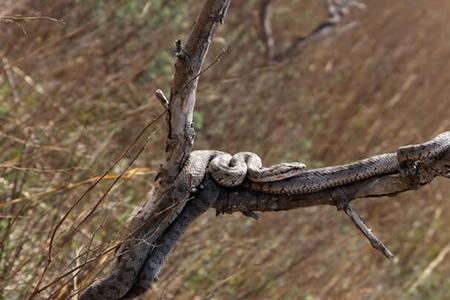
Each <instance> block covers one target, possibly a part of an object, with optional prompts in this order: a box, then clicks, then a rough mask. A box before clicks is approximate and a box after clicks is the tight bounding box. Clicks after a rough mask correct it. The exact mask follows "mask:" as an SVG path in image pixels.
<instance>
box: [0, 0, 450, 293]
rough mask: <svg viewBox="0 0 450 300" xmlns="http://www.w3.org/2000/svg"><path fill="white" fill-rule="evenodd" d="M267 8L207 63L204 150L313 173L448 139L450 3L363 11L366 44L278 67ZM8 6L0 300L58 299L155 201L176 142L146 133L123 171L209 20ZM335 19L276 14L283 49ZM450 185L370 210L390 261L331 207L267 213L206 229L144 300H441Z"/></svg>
mask: <svg viewBox="0 0 450 300" xmlns="http://www.w3.org/2000/svg"><path fill="white" fill-rule="evenodd" d="M256 2H257V1H255V0H252V1H234V2H233V4H232V7H231V9H230V12H229V15H228V18H227V20H226V23H225V25H224V27H223V28H222V29H221V30H220V31H219V33H218V35H217V37H216V39H215V41H214V44H213V47H212V49H211V52H210V55H209V62H212V61H213V60H214V58H215V57H217V55H218V54H219V53H220V52H221V51H222V49H223V48H226V49H227V52H226V54H225V55H224V56H223V57H222V59H221V62H220V63H218V64H216V65H214V67H213V68H212V69H211V70H209V71H208V72H207V73H205V74H204V75H203V77H202V79H201V83H200V87H199V95H198V102H197V107H198V109H197V112H196V115H195V119H196V127H197V144H196V147H197V148H217V149H223V150H227V151H230V152H234V151H239V150H251V151H255V152H257V153H260V154H261V155H262V156H263V157H264V160H265V161H266V162H267V163H268V164H269V163H273V162H278V161H288V160H301V161H306V163H307V164H308V165H309V166H311V167H315V166H322V165H331V164H336V163H341V162H346V161H351V160H356V159H359V158H363V157H365V156H369V155H373V154H376V153H381V152H386V151H392V150H395V148H396V147H397V146H398V145H402V144H406V143H411V142H420V141H424V140H427V139H429V138H431V137H433V136H434V135H435V134H437V133H438V132H441V131H444V130H447V129H448V128H449V127H450V120H449V118H448V114H449V112H450V101H449V99H448V95H449V92H450V84H449V82H450V75H449V74H450V72H449V69H450V66H449V61H450V60H449V58H450V41H449V39H448V36H449V34H450V28H449V27H448V26H447V18H448V15H449V13H450V4H447V3H445V2H442V1H437V0H432V1H387V0H382V1H374V0H370V1H369V0H368V1H366V2H365V3H366V4H367V6H368V10H367V11H366V12H363V13H355V14H353V15H351V16H350V17H349V20H351V19H360V21H361V24H360V26H359V27H358V28H356V29H354V30H353V31H351V32H347V33H345V34H343V35H339V36H336V37H334V38H333V37H331V38H328V39H326V40H322V41H319V42H317V43H313V44H311V45H309V46H308V47H306V48H303V49H300V50H299V51H298V52H297V53H296V55H295V56H293V57H291V58H289V59H288V60H285V61H283V62H281V63H280V64H276V65H271V66H267V64H266V62H265V61H264V57H265V56H264V49H263V45H262V44H261V43H260V42H259V41H258V33H257V28H256V24H257V21H256ZM3 4H4V5H3V6H2V7H1V8H0V16H1V17H0V28H1V31H0V56H1V58H2V61H1V63H2V66H1V68H0V69H1V73H0V228H1V231H0V295H1V296H0V299H27V298H29V297H30V296H32V295H34V296H33V297H34V298H35V299H40V298H44V299H45V298H48V297H51V298H59V299H65V298H68V297H70V296H71V295H73V293H74V291H75V290H77V289H78V288H80V287H83V286H84V285H85V284H86V283H88V282H89V281H90V280H91V279H92V278H93V277H94V276H95V275H96V274H97V273H98V272H99V271H100V270H101V269H102V267H103V266H105V265H106V264H107V262H108V261H109V259H110V257H111V253H112V251H110V250H111V249H112V247H113V246H114V245H115V243H116V242H117V241H119V240H120V233H121V232H122V230H123V229H124V226H125V222H126V220H127V218H128V216H129V215H130V213H131V212H132V211H133V210H134V209H135V208H136V207H138V206H139V204H140V203H141V201H142V200H143V199H144V197H145V194H146V192H147V191H148V190H149V189H150V188H151V184H152V179H153V172H154V170H155V169H156V168H157V167H158V166H159V162H160V159H161V153H162V151H163V141H164V136H165V128H164V124H163V123H161V122H155V123H154V124H152V125H151V126H150V128H149V129H148V130H147V131H146V132H145V133H144V136H143V137H142V138H141V139H139V140H138V141H137V143H136V144H135V145H134V146H133V147H131V149H130V151H128V152H127V153H126V154H124V155H122V154H123V153H124V151H125V150H126V149H127V147H130V145H132V143H133V141H134V139H135V137H136V136H138V134H139V133H140V132H141V131H142V129H143V128H144V127H145V126H146V125H147V124H149V123H150V122H151V121H152V120H154V119H155V118H156V117H157V116H158V115H159V114H160V113H161V108H160V107H159V106H158V103H157V101H156V100H155V99H154V98H153V96H152V95H153V93H154V91H155V90H156V89H157V88H161V89H163V90H164V91H165V92H166V94H168V89H169V83H170V78H171V74H172V64H173V61H174V59H173V56H172V53H171V51H172V47H173V41H174V40H176V39H177V38H181V39H183V38H185V37H186V35H187V33H188V32H189V29H190V27H191V25H192V22H193V20H194V19H195V16H196V15H197V13H198V9H199V6H200V5H201V1H192V0H190V1H163V0H161V1H157V0H151V1H145V0H140V1H138V0H121V1H102V0H84V1H69V0H60V1H50V0H42V1H32V0H17V1H9V2H8V1H4V2H3ZM325 16H326V11H325V10H324V7H323V4H322V3H321V2H317V1H282V0H280V1H277V2H276V9H275V16H274V20H273V22H274V24H273V25H274V32H275V36H276V41H277V43H278V45H280V47H281V46H282V45H283V44H287V43H288V42H289V41H290V39H291V38H293V37H294V36H296V35H298V34H299V33H307V32H308V31H309V30H310V29H311V28H313V27H314V26H315V25H316V24H317V23H318V20H319V19H322V18H324V17H325ZM26 17H32V18H26ZM207 64H208V62H207ZM147 138H149V142H148V144H147V146H146V148H145V150H144V151H143V153H142V154H141V155H140V156H139V157H138V158H137V159H136V160H135V161H133V159H134V157H135V155H136V154H137V153H138V152H139V151H140V150H141V149H142V147H143V145H144V143H145V142H146V141H147V140H148V139H147ZM121 155H122V156H123V158H122V159H121V160H120V161H119V162H118V163H117V164H115V165H114V162H115V160H116V159H117V158H119V157H121ZM109 168H111V170H110V171H109V172H107V173H105V172H106V171H108V170H109ZM102 174H103V175H105V176H104V177H103V178H102V180H101V181H99V183H98V184H97V185H96V186H95V187H93V188H92V189H91V190H89V192H88V193H87V194H86V195H85V196H84V197H83V198H80V197H81V196H82V195H83V193H84V192H85V191H86V190H87V189H88V188H89V187H92V185H93V183H95V182H97V181H98V179H99V176H101V175H102ZM119 177H120V178H119ZM114 181H117V183H115V184H114V185H112V183H114ZM447 185H448V182H445V181H444V180H438V181H437V182H435V183H433V185H431V186H428V187H426V188H424V189H423V190H421V191H418V192H409V193H406V194H404V195H401V196H398V197H395V198H385V199H379V200H377V201H373V200H364V201H361V202H360V203H358V205H357V206H358V209H360V210H361V211H362V212H363V213H364V216H365V217H366V220H367V222H368V223H369V224H370V225H371V226H372V227H373V229H374V230H376V231H377V232H378V233H379V235H380V237H381V238H382V239H383V240H384V241H385V242H386V243H387V244H388V245H389V246H390V248H391V249H392V250H393V251H394V252H395V254H396V255H397V256H396V258H395V259H394V260H393V261H386V260H385V259H384V258H383V257H381V256H380V255H379V254H378V253H376V252H375V251H373V250H372V249H371V248H370V245H368V243H367V242H366V241H365V240H364V239H363V238H362V237H361V236H360V235H359V233H358V232H357V230H356V229H355V228H353V225H352V224H350V223H349V222H348V221H347V219H346V218H345V217H344V216H343V215H342V214H341V213H338V212H336V211H335V210H334V209H333V208H327V207H315V208H308V209H302V210H297V211H291V212H279V213H270V214H264V215H262V217H261V220H260V221H258V222H254V221H251V220H247V219H244V218H243V217H242V216H240V215H232V216H225V217H220V218H215V217H214V216H213V213H210V214H208V215H206V216H204V217H202V218H201V219H200V220H199V221H198V222H196V223H195V225H194V226H192V228H190V230H189V232H188V234H186V236H185V237H184V238H183V240H182V241H181V243H180V245H179V246H178V247H177V249H176V251H175V253H174V254H173V255H172V256H171V258H170V260H169V262H168V264H167V266H166V268H165V270H164V272H163V274H162V278H161V280H160V281H159V282H158V283H157V284H156V285H155V288H154V289H153V291H150V292H149V295H151V297H154V298H157V297H158V298H159V297H161V298H163V299H398V298H400V299H424V298H426V299H448V298H449V297H450V281H449V280H448V275H449V273H450V269H449V266H450V264H449V259H450V258H449V256H448V255H447V253H448V249H449V246H448V245H449V243H450V234H449V233H448V230H446V229H447V228H448V226H449V225H450V221H449V220H450V219H449V212H448V211H449V210H448V208H450V201H449V199H448V193H447V190H448V189H447ZM109 189H110V191H109V193H108V194H107V195H106V197H103V196H104V195H105V192H106V191H108V190H109ZM55 229H56V230H55ZM52 236H53V238H52ZM50 241H51V243H50ZM50 244H51V246H52V247H51V249H49V248H50V247H49V246H50ZM50 254H51V255H50ZM97 258H100V259H97ZM37 292H39V293H37Z"/></svg>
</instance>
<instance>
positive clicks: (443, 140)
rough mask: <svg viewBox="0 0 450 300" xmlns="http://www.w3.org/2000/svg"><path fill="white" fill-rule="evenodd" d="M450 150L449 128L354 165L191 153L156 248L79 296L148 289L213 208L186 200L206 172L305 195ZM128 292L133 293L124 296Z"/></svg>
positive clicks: (231, 182) (136, 251)
mask: <svg viewBox="0 0 450 300" xmlns="http://www.w3.org/2000/svg"><path fill="white" fill-rule="evenodd" d="M449 148H450V132H445V133H442V134H440V135H438V136H437V137H436V138H434V139H433V140H431V141H429V142H427V143H423V144H418V145H408V146H403V147H400V148H399V149H398V151H397V153H387V154H382V155H376V156H373V157H370V158H367V159H363V160H360V161H356V162H353V163H350V164H344V165H339V166H334V167H328V168H320V169H312V170H306V169H305V165H304V164H302V163H298V162H295V163H283V164H278V165H274V166H271V167H268V168H266V167H263V166H262V163H261V159H260V158H259V156H257V155H256V154H254V153H251V152H240V153H237V154H235V155H230V154H228V153H225V152H221V151H215V150H197V151H193V152H191V153H190V155H189V157H188V159H187V160H186V162H185V164H184V165H183V167H182V169H181V172H180V173H179V175H178V177H177V179H176V180H175V182H174V186H176V187H177V189H178V190H183V191H184V192H183V193H181V194H180V195H183V196H182V198H183V199H179V201H180V203H181V205H179V206H178V207H177V209H176V210H174V211H173V213H172V214H171V215H170V217H169V219H168V220H166V221H165V223H166V224H170V226H169V227H168V228H167V229H166V231H165V232H164V234H163V235H162V236H161V237H160V239H159V241H158V246H157V247H156V248H155V247H151V246H150V250H149V247H148V246H145V243H140V244H139V245H141V244H142V245H141V246H142V247H140V248H139V247H132V248H130V249H129V251H130V252H131V253H130V255H129V257H130V259H128V260H127V261H126V263H124V264H123V268H122V269H120V270H117V269H116V270H114V272H113V274H112V275H111V276H110V277H109V278H105V279H104V280H101V281H99V282H97V283H96V284H95V285H93V286H92V288H89V289H88V290H87V291H86V293H84V294H83V295H82V297H81V300H86V299H126V298H128V297H132V296H133V295H135V294H136V293H138V294H139V293H141V292H143V291H145V289H146V288H148V286H149V285H150V284H151V282H152V281H153V280H154V279H155V277H156V276H157V274H158V273H159V270H160V269H161V267H162V265H163V263H164V260H165V259H166V257H167V256H168V254H169V253H170V251H171V249H172V248H173V247H174V246H175V244H176V242H177V241H178V239H179V238H180V236H181V234H182V233H183V232H184V230H185V229H186V228H187V227H188V226H189V225H190V224H191V223H192V222H193V221H194V220H195V219H196V218H197V217H198V216H199V215H200V214H201V213H202V212H203V211H205V210H206V209H207V208H208V207H209V206H210V205H209V206H208V205H203V206H202V205H200V206H199V204H198V203H199V202H197V201H199V200H196V198H195V199H194V200H193V201H188V197H189V194H190V193H192V192H195V191H196V189H197V188H198V187H199V186H200V185H201V184H202V182H203V181H204V178H205V176H207V174H209V175H211V177H212V178H213V179H214V180H215V181H216V182H217V183H218V184H219V185H222V186H225V187H233V186H238V185H241V184H242V183H244V181H247V182H248V187H249V188H250V189H252V190H254V191H260V192H265V193H271V194H286V195H292V194H306V193H314V192H319V191H322V190H325V189H330V188H333V187H338V186H342V185H346V184H351V183H355V182H358V181H361V180H365V179H368V178H370V177H374V176H380V175H385V174H392V173H395V172H398V171H399V169H400V168H402V165H405V164H406V163H409V162H414V164H413V165H415V163H416V162H421V161H427V160H433V159H436V158H439V156H440V155H442V154H443V153H446V152H447V151H448V149H449ZM199 207H200V208H199ZM136 275H137V278H136ZM124 278H127V279H128V278H131V279H132V280H135V284H134V287H132V286H130V285H128V284H127V285H126V286H125V283H124V280H123V279H124ZM121 279H122V280H121ZM126 282H129V280H126ZM105 291H107V292H105ZM119 291H120V292H119ZM124 291H125V292H126V291H130V292H128V294H127V295H126V296H125V295H124V293H123V292H124ZM132 293H133V294H132ZM124 296H125V297H124Z"/></svg>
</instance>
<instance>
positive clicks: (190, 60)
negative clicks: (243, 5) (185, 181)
mask: <svg viewBox="0 0 450 300" xmlns="http://www.w3.org/2000/svg"><path fill="white" fill-rule="evenodd" d="M230 1H231V0H206V2H205V4H204V6H203V8H202V11H201V13H200V15H199V17H198V19H197V21H196V23H195V26H194V28H193V30H192V32H191V34H190V36H189V38H188V40H187V42H186V45H185V47H183V46H182V44H181V42H180V41H177V43H176V49H175V56H176V57H177V61H176V63H175V75H174V79H173V82H172V87H171V95H170V102H169V109H168V118H167V121H168V125H169V126H168V127H169V133H168V137H167V141H166V155H165V157H166V160H165V163H164V164H163V166H162V167H161V172H160V174H159V175H158V176H157V178H158V180H157V185H156V188H155V190H154V191H152V192H151V194H150V196H149V197H148V199H147V200H146V201H145V203H144V205H143V206H142V208H141V209H140V210H139V212H138V213H137V214H136V216H135V217H134V218H133V219H132V220H131V222H130V224H129V227H128V232H127V238H126V239H125V241H124V242H123V244H122V245H121V246H120V248H119V249H118V251H117V259H116V265H115V266H114V267H113V268H112V270H111V272H110V274H109V276H108V277H106V278H104V279H102V280H99V281H97V282H95V283H94V284H92V285H91V286H89V287H88V289H87V290H86V292H85V293H84V294H83V295H82V296H81V299H83V300H86V299H122V298H123V297H132V296H131V295H133V294H138V293H140V292H141V289H139V288H138V287H137V286H136V284H137V283H139V282H141V281H144V282H146V281H148V279H147V278H145V276H144V278H142V276H143V274H142V268H143V266H144V264H145V262H146V260H147V259H148V256H149V254H150V252H151V251H152V249H153V248H154V247H153V245H154V244H155V243H156V241H157V240H158V239H159V238H160V236H161V235H162V233H163V232H164V231H165V230H166V228H167V227H168V226H169V225H170V224H171V223H172V222H173V221H174V219H175V218H176V217H177V216H178V214H179V213H180V212H181V210H182V209H183V207H184V205H185V204H186V201H187V199H188V197H189V193H190V190H189V188H188V187H187V186H184V187H180V186H178V185H177V184H174V183H175V181H176V179H177V176H178V174H179V173H180V170H181V168H182V165H183V163H184V162H185V160H186V158H187V157H188V155H189V154H190V152H191V149H192V145H193V142H194V135H195V133H194V126H193V123H192V119H193V111H194V105H195V95H196V91H197V84H198V77H199V74H200V72H201V68H202V65H203V62H204V59H205V56H206V53H207V51H208V48H209V45H210V43H211V40H212V37H213V35H214V33H215V30H216V29H217V26H218V24H220V23H222V22H223V19H224V17H225V14H226V11H227V9H228V6H229V4H230Z"/></svg>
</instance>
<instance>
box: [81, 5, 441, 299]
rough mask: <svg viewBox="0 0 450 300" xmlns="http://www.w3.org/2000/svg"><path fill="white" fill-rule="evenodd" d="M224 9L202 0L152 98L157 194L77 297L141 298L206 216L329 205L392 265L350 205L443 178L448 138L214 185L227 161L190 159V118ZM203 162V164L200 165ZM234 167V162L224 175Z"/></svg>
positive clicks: (211, 155) (251, 214) (252, 214)
mask: <svg viewBox="0 0 450 300" xmlns="http://www.w3.org/2000/svg"><path fill="white" fill-rule="evenodd" d="M230 2H231V0H206V1H205V4H204V6H203V8H202V11H201V13H200V15H199V17H198V19H197V22H196V23H195V25H194V28H193V29H192V32H191V34H190V36H189V38H188V39H187V41H186V43H185V44H184V45H183V44H182V43H181V42H180V41H177V42H176V45H175V56H176V63H175V74H174V78H173V82H172V86H171V93H170V97H169V99H166V97H165V96H164V94H163V93H162V92H161V91H158V92H157V98H158V99H159V100H160V101H161V103H162V105H163V106H164V107H165V110H166V120H167V126H168V136H167V139H166V151H165V162H164V164H163V165H162V166H161V169H160V172H159V174H158V176H157V178H156V183H155V186H156V187H155V189H154V190H153V191H152V192H151V193H150V195H149V197H148V199H147V200H146V201H145V202H144V204H143V205H142V207H141V209H140V211H139V212H138V213H137V214H136V215H135V216H134V217H133V218H132V220H131V222H130V224H129V227H128V232H127V234H126V236H125V237H123V241H122V244H121V246H120V247H119V249H118V250H117V252H116V256H115V262H114V264H113V265H112V266H111V270H110V273H109V275H108V276H107V277H106V278H103V279H100V280H98V281H96V282H94V283H92V284H91V285H89V286H88V287H87V288H86V289H85V290H84V291H83V292H82V295H81V299H83V300H84V299H130V298H134V297H135V296H137V295H139V294H141V293H143V292H144V291H145V290H147V289H148V288H149V287H150V286H151V283H152V282H153V281H154V280H155V279H156V278H157V276H158V273H159V271H160V270H161V268H162V266H163V265H164V261H165V258H166V257H167V255H168V254H169V253H170V251H171V250H172V249H173V247H174V245H175V243H176V242H177V240H178V239H179V238H180V237H181V235H182V234H183V232H184V230H185V229H186V228H187V226H189V224H191V223H192V222H193V221H194V220H195V218H197V217H198V216H200V215H201V214H202V213H203V212H205V211H206V210H207V209H209V208H214V209H216V210H217V212H218V213H227V214H229V213H233V212H241V213H243V214H244V215H246V216H249V217H253V218H257V214H256V212H264V211H280V210H289V209H295V208H299V207H306V206H314V205H333V206H336V207H337V208H338V209H339V210H342V211H344V212H345V213H346V214H347V215H348V216H349V218H350V219H351V220H352V221H353V222H354V224H355V225H356V226H357V228H358V229H359V230H360V231H361V232H362V233H363V234H364V235H365V236H366V237H367V238H368V239H369V241H370V242H371V244H372V245H373V247H375V248H376V249H378V250H380V251H381V252H382V253H383V254H384V255H385V256H386V257H392V253H391V252H390V251H389V250H388V249H387V248H386V246H384V245H383V244H382V243H381V241H380V240H378V239H377V237H376V236H375V235H374V234H373V233H372V232H371V231H370V229H369V228H368V227H367V226H366V225H365V224H364V222H363V220H362V219H361V217H360V216H359V215H358V214H357V213H356V212H355V211H354V210H353V209H352V207H351V201H353V200H355V199H360V198H366V197H381V196H392V195H395V194H398V193H401V192H405V191H408V190H414V189H418V188H420V187H421V186H423V185H425V184H427V183H429V182H431V181H432V180H433V178H434V177H436V176H445V177H446V176H447V173H448V172H449V168H450V149H449V148H450V146H449V145H450V133H448V132H447V133H443V134H441V135H439V136H438V137H437V138H435V139H433V140H431V141H430V142H427V143H424V144H419V145H412V146H406V147H400V148H399V150H398V151H397V152H395V153H387V154H383V155H379V156H375V157H371V158H368V159H365V160H361V161H357V162H354V163H351V164H347V165H343V166H336V167H329V168H322V169H315V170H304V171H303V172H302V173H298V174H297V175H296V176H294V177H287V178H283V179H281V180H279V179H277V180H274V181H268V182H252V181H251V180H248V178H244V181H243V182H242V183H239V184H237V185H236V186H231V187H230V186H224V185H223V184H221V183H218V182H220V180H217V178H216V177H214V179H213V178H212V175H214V174H213V172H212V171H211V169H208V166H209V165H210V163H211V164H212V162H210V159H213V158H215V157H222V156H226V154H223V153H219V152H214V151H209V152H201V153H199V152H192V147H193V144H194V136H195V132H194V126H193V112H194V105H195V100H196V90H197V85H198V81H199V77H200V75H201V74H202V72H203V71H204V70H202V66H203V62H204V59H205V56H206V53H207V51H208V47H209V45H210V43H211V40H212V38H213V35H214V33H215V31H216V29H217V27H218V25H219V24H221V23H223V21H224V18H225V15H226V12H227V10H228V7H229V5H230ZM206 155H209V156H208V157H209V158H208V159H206V160H205V157H206ZM199 157H200V158H199ZM233 159H234V158H233ZM233 164H235V161H234V162H232V163H231V165H230V167H233ZM249 164H250V163H249ZM198 173H202V174H201V176H199V174H198ZM199 178H200V179H201V180H200V181H199V182H196V181H195V180H198V179H199Z"/></svg>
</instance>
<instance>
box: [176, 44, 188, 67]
mask: <svg viewBox="0 0 450 300" xmlns="http://www.w3.org/2000/svg"><path fill="white" fill-rule="evenodd" d="M175 56H176V57H177V58H178V59H180V60H183V61H186V62H189V61H190V58H191V57H190V55H189V53H187V51H186V50H184V48H183V46H182V45H181V40H176V41H175Z"/></svg>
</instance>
